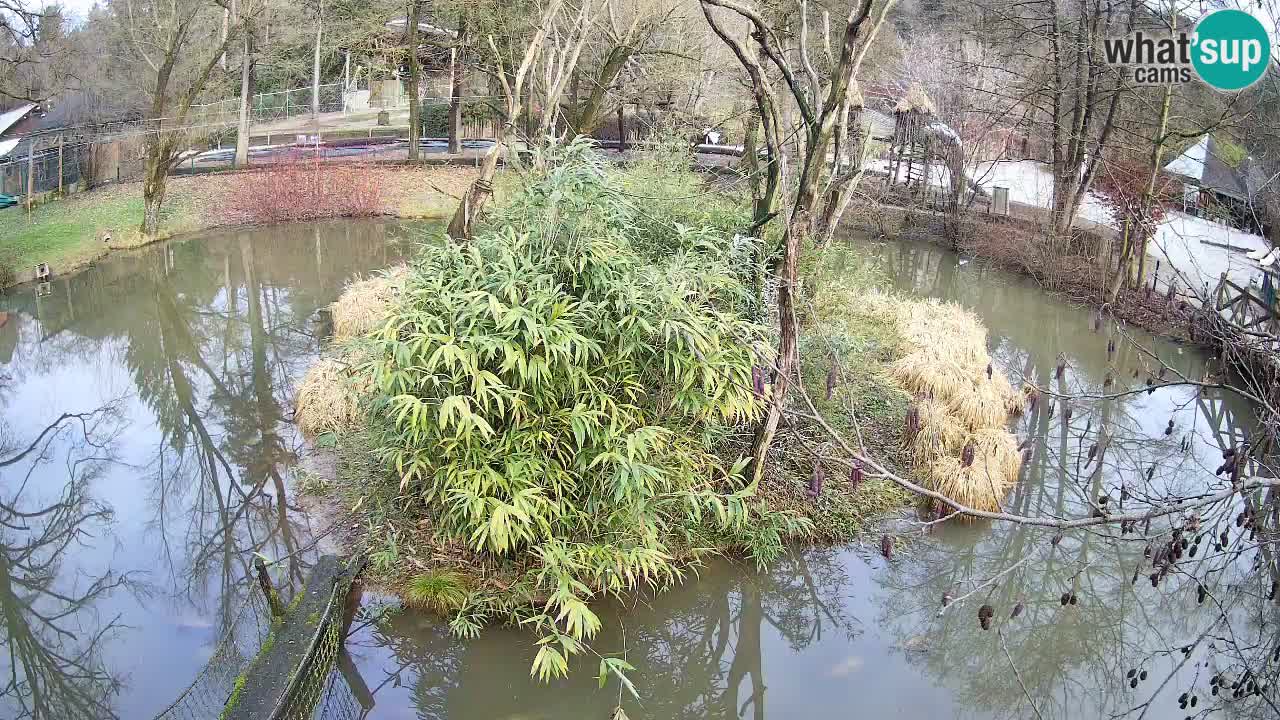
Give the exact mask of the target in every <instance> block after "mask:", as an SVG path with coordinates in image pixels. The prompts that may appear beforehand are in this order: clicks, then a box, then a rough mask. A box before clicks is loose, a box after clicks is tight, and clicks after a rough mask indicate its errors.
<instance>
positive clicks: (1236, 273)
mask: <svg viewBox="0 0 1280 720" xmlns="http://www.w3.org/2000/svg"><path fill="white" fill-rule="evenodd" d="M972 177H973V180H974V182H976V183H977V184H978V185H981V186H982V188H983V189H985V190H987V191H988V192H990V191H991V189H992V188H994V187H1006V188H1009V200H1010V201H1012V202H1016V203H1022V204H1024V205H1034V206H1037V207H1042V208H1049V207H1050V206H1051V205H1052V204H1053V174H1052V173H1051V172H1049V169H1048V168H1047V167H1046V166H1045V165H1044V164H1043V163H1039V162H1036V161H1034V160H1018V161H997V162H987V163H981V164H979V165H978V166H977V167H976V168H975V169H974V172H973V175H972ZM1078 217H1081V218H1084V219H1086V220H1092V221H1093V222H1096V223H1101V224H1104V225H1108V226H1111V227H1113V228H1114V227H1115V222H1114V219H1113V218H1112V216H1111V211H1110V210H1108V209H1107V207H1106V205H1104V204H1103V203H1102V200H1101V198H1099V197H1098V196H1097V195H1094V194H1093V193H1090V194H1089V195H1087V196H1086V197H1085V198H1084V200H1082V201H1081V203H1080V213H1079V215H1078ZM1266 244H1267V243H1266V240H1264V239H1263V238H1262V237H1259V236H1257V235H1253V234H1250V233H1247V232H1244V231H1243V230H1237V229H1235V228H1233V227H1229V226H1227V225H1223V224H1219V223H1216V222H1213V221H1210V220H1205V219H1203V218H1198V217H1194V216H1191V215H1187V214H1186V213H1181V212H1176V211H1175V212H1170V213H1169V214H1167V215H1166V216H1165V219H1164V221H1163V222H1162V223H1161V224H1160V226H1159V227H1158V228H1156V233H1155V237H1154V238H1152V242H1151V247H1149V248H1148V255H1149V256H1150V258H1149V259H1150V260H1151V261H1155V260H1158V261H1160V263H1161V264H1162V265H1163V266H1164V267H1166V268H1167V267H1169V266H1172V268H1173V269H1174V270H1175V271H1176V272H1177V273H1179V274H1181V275H1182V276H1183V281H1184V283H1189V284H1190V285H1191V287H1193V288H1195V289H1197V290H1198V289H1201V288H1203V287H1204V284H1205V283H1206V282H1207V283H1208V284H1209V287H1210V289H1212V288H1213V287H1214V286H1216V285H1217V283H1218V278H1219V277H1221V276H1222V273H1224V272H1225V273H1226V274H1227V277H1229V278H1230V279H1231V280H1232V281H1233V282H1235V283H1237V284H1239V285H1242V286H1244V285H1247V284H1248V283H1249V281H1250V280H1257V281H1259V282H1261V279H1262V269H1261V267H1259V266H1258V264H1257V263H1256V262H1254V261H1252V260H1250V259H1249V258H1247V257H1245V253H1246V252H1248V251H1250V250H1258V249H1261V248H1263V247H1266ZM1152 265H1154V263H1152ZM1161 274H1162V275H1164V272H1163V271H1162V272H1161Z"/></svg>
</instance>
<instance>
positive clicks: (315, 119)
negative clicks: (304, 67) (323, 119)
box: [311, 0, 324, 144]
mask: <svg viewBox="0 0 1280 720" xmlns="http://www.w3.org/2000/svg"><path fill="white" fill-rule="evenodd" d="M323 40H324V1H323V0H321V2H320V5H319V6H318V7H317V8H316V48H315V55H314V56H313V57H312V59H311V124H312V125H313V126H314V127H315V131H316V143H317V144H319V142H320V43H321V42H322V41H323Z"/></svg>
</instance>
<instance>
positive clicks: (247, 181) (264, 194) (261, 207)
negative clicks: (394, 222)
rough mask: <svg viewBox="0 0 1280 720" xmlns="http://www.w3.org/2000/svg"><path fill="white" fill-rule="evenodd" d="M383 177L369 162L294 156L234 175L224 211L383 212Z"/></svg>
mask: <svg viewBox="0 0 1280 720" xmlns="http://www.w3.org/2000/svg"><path fill="white" fill-rule="evenodd" d="M377 178H378V174H377V173H374V172H370V168H369V166H368V165H365V164H364V163H345V162H318V161H316V160H310V159H289V160H285V161H282V162H278V163H275V164H272V165H270V166H267V167H266V168H263V169H261V170H251V171H249V172H243V173H238V174H236V175H234V176H233V177H231V178H229V182H228V191H227V194H226V196H225V197H224V198H223V200H224V204H223V206H222V208H221V212H222V214H223V215H224V217H225V218H226V219H227V220H228V221H230V222H234V223H275V222H289V221H295V220H313V219H317V218H329V217H369V216H372V215H380V214H382V213H383V212H385V209H384V203H383V194H382V189H381V187H380V185H379V183H378V180H377Z"/></svg>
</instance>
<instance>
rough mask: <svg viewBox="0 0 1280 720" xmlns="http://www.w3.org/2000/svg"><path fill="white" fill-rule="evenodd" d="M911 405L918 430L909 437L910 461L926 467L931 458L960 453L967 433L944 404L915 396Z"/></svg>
mask: <svg viewBox="0 0 1280 720" xmlns="http://www.w3.org/2000/svg"><path fill="white" fill-rule="evenodd" d="M915 407H916V422H917V424H918V426H919V430H918V431H917V432H916V433H915V435H914V436H912V437H911V439H910V443H911V458H912V461H913V462H914V463H915V464H916V465H917V466H919V467H927V466H928V465H929V463H930V462H932V461H933V460H934V458H937V457H940V456H942V455H955V454H956V453H958V452H960V450H961V448H962V447H963V446H964V443H965V440H966V439H967V438H968V436H969V435H968V433H967V432H966V431H965V428H964V426H963V425H961V424H960V421H959V420H956V419H955V418H954V417H952V415H951V413H950V412H948V411H947V408H946V406H945V405H943V404H942V403H940V402H938V401H937V400H934V399H931V398H919V399H918V400H917V401H916V403H915Z"/></svg>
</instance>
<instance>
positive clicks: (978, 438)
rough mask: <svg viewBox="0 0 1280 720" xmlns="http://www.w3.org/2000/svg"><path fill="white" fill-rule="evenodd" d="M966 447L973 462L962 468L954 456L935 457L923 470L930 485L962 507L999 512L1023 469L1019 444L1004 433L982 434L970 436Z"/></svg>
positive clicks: (962, 465)
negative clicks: (971, 450)
mask: <svg viewBox="0 0 1280 720" xmlns="http://www.w3.org/2000/svg"><path fill="white" fill-rule="evenodd" d="M965 445H966V446H969V447H972V448H973V461H972V462H971V463H969V464H968V465H965V464H964V462H963V460H964V459H963V458H961V457H956V456H955V455H943V456H940V457H938V458H937V459H935V460H934V461H933V462H931V463H929V464H928V465H927V466H925V468H926V474H927V476H928V480H929V485H930V487H932V488H933V489H934V490H937V491H938V492H940V493H942V494H943V495H946V496H947V497H949V498H951V499H952V500H955V501H957V502H959V503H961V504H964V505H968V506H969V507H974V508H977V509H979V510H987V511H990V512H998V511H999V510H1000V509H1001V507H1000V504H1001V500H1003V499H1004V496H1005V495H1006V494H1007V493H1008V492H1009V488H1010V487H1012V486H1013V484H1014V483H1015V482H1017V480H1018V472H1019V470H1020V469H1021V467H1022V457H1021V455H1020V454H1019V453H1018V444H1017V442H1016V441H1015V440H1014V438H1013V436H1012V435H1010V434H1009V433H1008V432H1005V431H1004V430H983V431H980V432H977V433H974V434H972V435H969V436H968V438H967V439H966V441H965Z"/></svg>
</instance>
